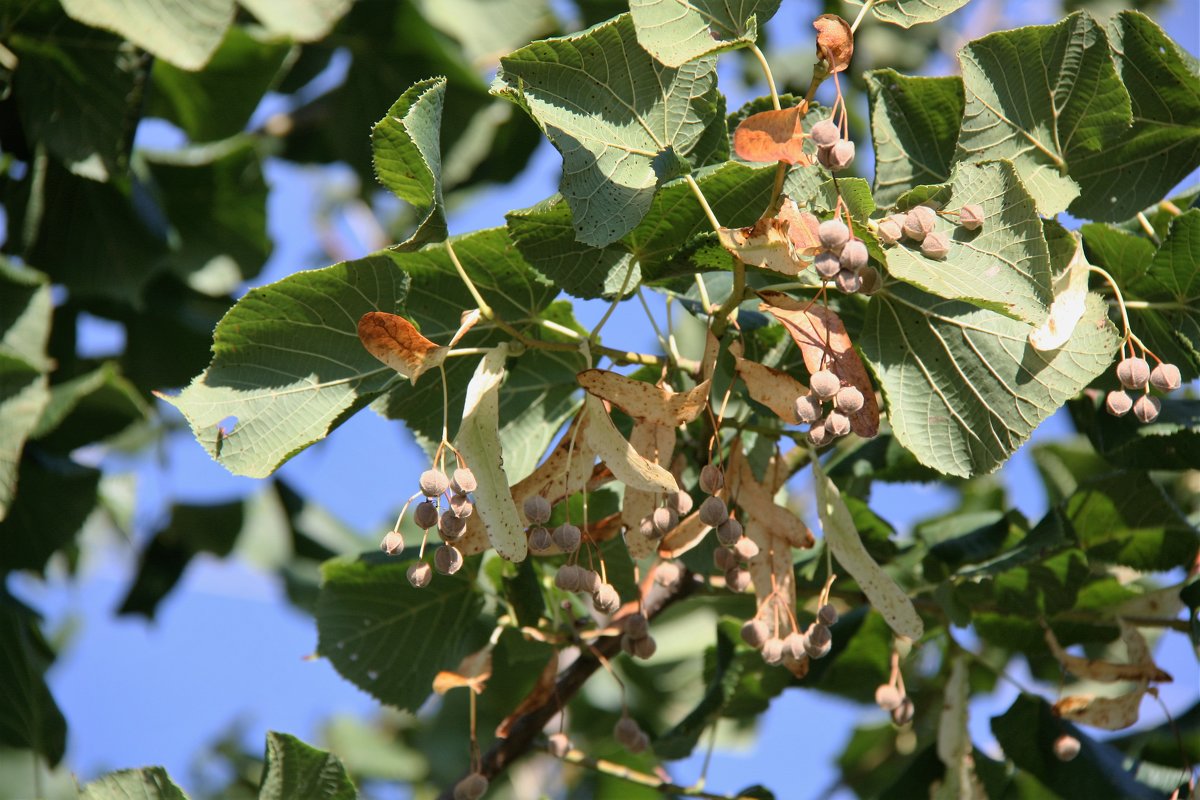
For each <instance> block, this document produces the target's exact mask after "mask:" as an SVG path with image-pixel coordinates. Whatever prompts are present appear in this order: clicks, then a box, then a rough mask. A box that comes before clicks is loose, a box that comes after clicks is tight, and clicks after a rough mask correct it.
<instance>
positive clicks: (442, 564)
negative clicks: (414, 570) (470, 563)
mask: <svg viewBox="0 0 1200 800" xmlns="http://www.w3.org/2000/svg"><path fill="white" fill-rule="evenodd" d="M462 565H463V556H462V553H460V552H458V548H456V547H452V546H451V545H448V544H444V545H442V546H441V547H439V548H438V549H437V550H434V551H433V567H434V569H436V570H437V571H438V572H440V573H442V574H443V575H453V574H454V573H456V572H458V571H459V570H460V569H462Z"/></svg>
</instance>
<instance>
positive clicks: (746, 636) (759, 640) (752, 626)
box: [742, 619, 771, 650]
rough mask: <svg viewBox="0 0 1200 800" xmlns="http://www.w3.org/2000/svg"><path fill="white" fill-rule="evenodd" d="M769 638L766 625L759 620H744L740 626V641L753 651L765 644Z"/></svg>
mask: <svg viewBox="0 0 1200 800" xmlns="http://www.w3.org/2000/svg"><path fill="white" fill-rule="evenodd" d="M770 638H771V631H770V630H769V629H768V628H767V623H765V622H763V621H762V620H761V619H751V620H746V622H745V624H743V625H742V641H744V642H745V643H746V644H748V645H750V646H751V647H753V648H754V649H755V650H757V649H759V648H760V647H762V646H763V645H764V644H766V642H767V639H770Z"/></svg>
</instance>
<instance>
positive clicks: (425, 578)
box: [405, 561, 433, 589]
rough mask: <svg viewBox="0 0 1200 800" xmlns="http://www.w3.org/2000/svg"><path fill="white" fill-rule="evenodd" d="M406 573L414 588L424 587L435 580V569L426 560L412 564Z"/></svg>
mask: <svg viewBox="0 0 1200 800" xmlns="http://www.w3.org/2000/svg"><path fill="white" fill-rule="evenodd" d="M405 575H406V577H407V578H408V582H409V584H411V585H412V587H413V588H414V589H424V588H425V587H426V586H428V585H429V582H430V581H431V580H433V570H432V569H430V567H429V565H428V564H426V563H425V562H424V561H418V562H417V563H415V564H410V565H409V567H408V570H407V572H406V573H405Z"/></svg>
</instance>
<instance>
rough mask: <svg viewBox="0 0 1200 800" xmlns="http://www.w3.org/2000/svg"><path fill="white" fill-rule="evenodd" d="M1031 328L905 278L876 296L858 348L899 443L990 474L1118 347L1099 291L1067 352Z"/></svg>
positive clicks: (953, 471) (934, 463)
mask: <svg viewBox="0 0 1200 800" xmlns="http://www.w3.org/2000/svg"><path fill="white" fill-rule="evenodd" d="M1030 330H1031V326H1029V325H1027V324H1025V323H1022V322H1018V321H1017V320H1014V319H1010V318H1008V317H1005V316H1002V315H1000V314H997V313H995V312H992V311H988V310H987V309H982V308H977V307H975V306H971V305H967V304H966V303H961V302H957V301H953V300H943V299H941V298H938V297H934V296H932V295H928V294H925V293H924V292H921V291H919V290H917V289H913V288H911V287H907V286H903V285H891V286H889V287H888V290H887V291H886V292H881V293H880V294H878V295H876V296H875V297H873V298H871V303H870V305H869V306H868V307H867V322H866V329H865V330H864V332H863V338H862V341H861V347H862V349H863V353H864V354H865V355H866V356H867V358H868V359H869V360H870V361H871V362H872V366H873V367H874V370H875V373H876V375H877V376H878V377H879V381H880V384H881V385H882V387H883V392H884V395H885V397H886V398H887V409H888V418H889V420H890V422H891V424H892V429H893V432H894V434H895V436H896V438H897V439H898V440H899V441H900V443H901V444H903V445H904V446H905V447H907V448H908V449H909V450H911V451H912V452H913V454H914V455H916V457H917V459H918V460H919V461H920V462H921V463H922V464H925V465H927V466H930V467H933V468H934V469H937V470H939V471H940V472H943V473H947V474H950V475H958V476H962V477H969V476H971V475H977V474H980V473H986V472H991V471H992V470H994V469H996V467H998V466H1000V464H1002V463H1003V462H1004V460H1005V459H1007V458H1008V457H1009V456H1010V455H1012V454H1013V453H1014V452H1015V451H1016V449H1017V448H1018V447H1020V445H1021V443H1022V442H1024V441H1025V440H1026V439H1028V438H1029V435H1030V434H1031V433H1032V432H1033V430H1034V428H1036V427H1037V426H1038V425H1039V424H1040V423H1041V422H1042V421H1043V420H1044V419H1046V418H1047V417H1049V416H1050V415H1051V414H1052V413H1054V411H1056V410H1057V409H1058V408H1059V406H1061V405H1062V404H1063V403H1064V402H1066V401H1067V400H1068V399H1070V398H1071V397H1073V396H1074V395H1075V394H1076V393H1078V392H1079V391H1080V390H1081V389H1082V388H1083V387H1085V386H1087V385H1088V383H1090V382H1091V381H1092V379H1093V378H1095V377H1096V376H1097V375H1099V374H1100V373H1101V372H1102V371H1104V370H1105V369H1106V368H1107V367H1108V365H1109V364H1110V363H1111V362H1112V354H1113V353H1114V352H1115V350H1116V349H1117V345H1118V339H1117V337H1116V335H1115V333H1114V331H1113V329H1112V326H1111V324H1109V323H1108V321H1107V311H1106V309H1105V307H1104V304H1103V303H1102V302H1100V299H1099V298H1098V297H1095V296H1089V298H1088V304H1087V311H1086V313H1085V315H1084V317H1083V319H1082V320H1081V321H1080V322H1079V324H1078V325H1077V326H1076V328H1075V333H1074V335H1073V336H1072V337H1071V339H1070V341H1068V342H1067V343H1066V344H1065V345H1064V346H1063V347H1062V348H1061V349H1059V350H1056V351H1053V352H1040V351H1038V350H1034V349H1033V347H1031V346H1030V344H1029V333H1030Z"/></svg>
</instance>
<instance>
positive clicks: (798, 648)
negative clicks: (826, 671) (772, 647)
mask: <svg viewBox="0 0 1200 800" xmlns="http://www.w3.org/2000/svg"><path fill="white" fill-rule="evenodd" d="M806 645H807V642H806V641H805V639H804V634H803V633H800V632H799V631H792V632H791V633H789V634H788V635H787V636H785V637H784V638H783V653H784V655H785V656H791V657H792V658H794V659H796V660H797V661H799V660H800V659H802V658H805V657H806V656H807V655H808V652H807V648H806Z"/></svg>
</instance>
